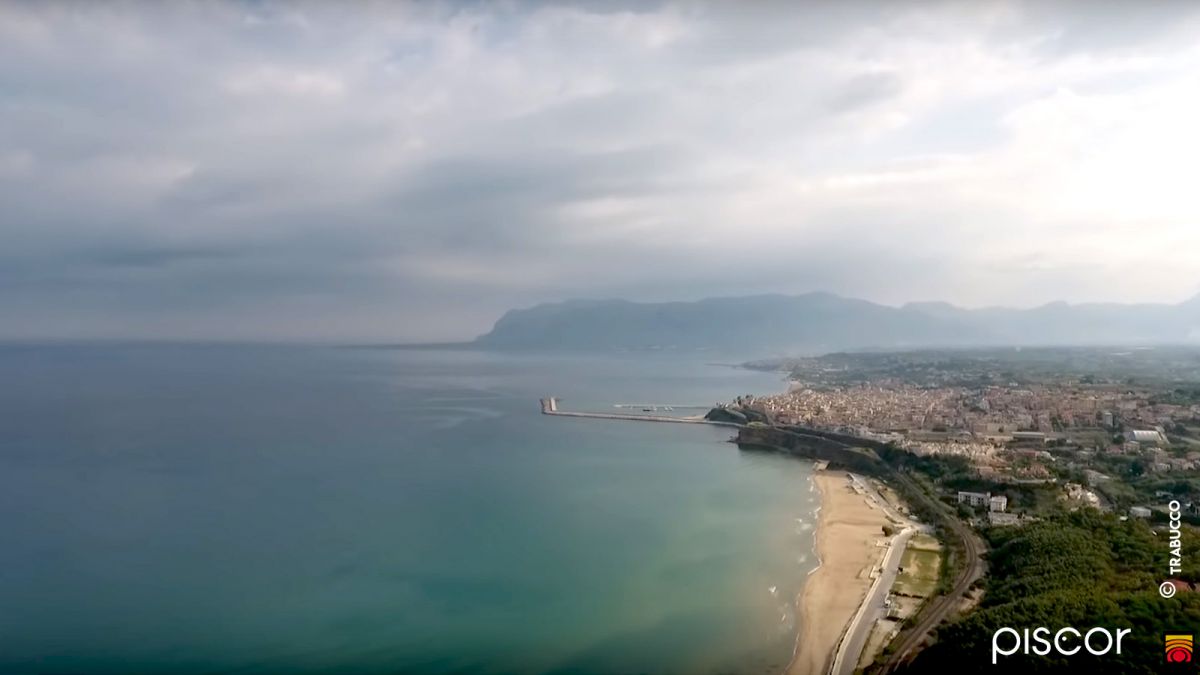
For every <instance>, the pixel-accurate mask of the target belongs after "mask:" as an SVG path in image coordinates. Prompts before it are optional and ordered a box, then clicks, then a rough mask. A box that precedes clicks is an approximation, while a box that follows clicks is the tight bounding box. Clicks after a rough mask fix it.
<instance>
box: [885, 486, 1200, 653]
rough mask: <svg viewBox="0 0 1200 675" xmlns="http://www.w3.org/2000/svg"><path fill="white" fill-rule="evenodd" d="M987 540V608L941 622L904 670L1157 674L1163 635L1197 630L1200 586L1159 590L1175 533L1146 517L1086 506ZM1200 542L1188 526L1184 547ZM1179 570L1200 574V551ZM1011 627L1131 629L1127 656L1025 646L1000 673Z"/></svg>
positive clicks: (1189, 576)
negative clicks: (1030, 652)
mask: <svg viewBox="0 0 1200 675" xmlns="http://www.w3.org/2000/svg"><path fill="white" fill-rule="evenodd" d="M987 538H988V540H989V543H990V544H991V549H992V551H991V553H990V564H991V566H990V570H989V575H988V577H987V580H986V582H985V588H986V593H985V595H984V598H983V601H982V604H981V606H980V607H979V608H978V609H977V610H976V611H974V612H972V613H970V614H968V615H967V616H965V617H964V618H962V619H960V620H958V621H956V622H954V623H952V624H949V625H947V626H945V627H943V628H942V629H941V630H939V632H938V635H937V637H938V641H937V643H935V644H934V645H933V646H931V647H930V648H928V649H926V650H924V651H923V652H921V653H920V654H919V655H918V656H917V658H916V659H915V660H914V661H913V662H912V663H911V664H909V665H908V667H907V670H905V671H904V672H910V673H926V672H958V673H971V672H986V673H994V672H1017V671H1021V672H1027V673H1054V672H1090V673H1112V674H1117V673H1122V674H1136V673H1157V672H1160V671H1161V668H1162V663H1163V642H1162V640H1163V635H1164V634H1166V633H1173V632H1182V633H1186V634H1190V633H1192V632H1193V631H1194V629H1195V626H1196V625H1200V594H1198V593H1193V592H1190V591H1181V592H1180V593H1178V594H1177V595H1176V596H1175V597H1174V598H1170V599H1164V598H1162V597H1160V596H1159V593H1158V591H1157V587H1158V583H1159V582H1160V581H1161V580H1162V579H1163V578H1164V577H1165V575H1166V571H1167V557H1168V547H1167V538H1166V534H1164V533H1157V534H1156V533H1155V532H1154V531H1153V530H1152V529H1151V527H1150V526H1149V525H1148V524H1147V523H1145V522H1143V521H1139V520H1136V519H1129V520H1125V521H1122V520H1120V519H1119V518H1118V517H1116V516H1115V515H1111V514H1100V513H1098V512H1097V511H1095V510H1092V509H1084V510H1081V511H1077V512H1073V513H1065V512H1064V513H1057V514H1054V515H1051V516H1048V517H1047V518H1046V519H1044V520H1043V521H1041V522H1038V523H1035V524H1032V525H1029V526H1026V527H1022V528H993V529H990V530H988V531H987ZM1197 545H1200V536H1197V534H1196V533H1195V532H1194V531H1192V530H1190V529H1187V530H1185V532H1184V546H1183V549H1184V550H1185V551H1195V550H1197ZM1176 578H1178V579H1182V580H1184V581H1197V580H1200V559H1197V557H1196V556H1191V557H1187V556H1185V557H1184V569H1183V572H1182V574H1179V575H1176ZM1005 626H1008V627H1013V628H1017V629H1024V628H1033V627H1037V626H1046V627H1048V628H1050V629H1051V630H1052V631H1057V630H1058V629H1059V628H1063V627H1067V626H1073V627H1076V628H1079V629H1081V630H1086V629H1088V628H1091V627H1094V626H1103V627H1107V628H1109V629H1113V630H1115V629H1116V628H1130V629H1132V633H1131V634H1130V635H1129V636H1128V637H1126V638H1125V640H1124V641H1123V649H1122V653H1121V654H1120V655H1117V654H1115V653H1114V654H1109V655H1107V656H1101V657H1096V656H1092V655H1090V654H1088V653H1087V652H1086V651H1081V652H1079V653H1078V654H1075V655H1073V656H1069V657H1067V656H1057V655H1053V654H1052V655H1050V656H1026V655H1023V654H1019V653H1018V654H1015V655H1013V656H1011V657H1007V658H1005V660H1004V662H1003V663H1002V664H1000V665H1001V666H1002V670H1000V671H998V670H997V667H996V666H993V665H992V661H991V639H992V634H993V633H994V632H995V631H996V630H998V629H999V628H1002V627H1005Z"/></svg>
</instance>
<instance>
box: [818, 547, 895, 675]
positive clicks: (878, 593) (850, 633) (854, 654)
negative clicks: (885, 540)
mask: <svg viewBox="0 0 1200 675" xmlns="http://www.w3.org/2000/svg"><path fill="white" fill-rule="evenodd" d="M916 532H917V528H916V527H913V526H911V525H909V526H906V527H905V528H904V529H903V530H901V531H900V533H899V534H897V535H896V536H895V537H893V538H892V542H891V545H890V546H888V550H887V553H885V554H884V557H883V562H882V564H881V567H880V573H879V576H878V577H876V578H875V583H873V584H871V588H870V590H868V591H867V596H866V597H865V598H863V603H862V605H861V606H860V607H859V609H858V614H856V615H855V616H854V619H853V620H852V621H851V622H850V625H849V626H848V627H847V628H846V634H845V636H844V637H843V638H842V642H841V643H840V644H839V645H838V650H837V652H836V653H835V654H834V657H833V664H832V665H831V666H830V668H829V672H830V675H854V670H855V668H857V667H858V659H859V656H860V655H861V654H862V650H863V647H865V646H866V644H867V640H868V639H869V638H870V637H871V631H872V630H873V629H874V628H875V623H876V622H877V621H879V620H880V619H881V618H883V616H884V613H885V612H886V611H887V608H886V607H884V604H883V603H884V601H885V600H886V599H887V597H888V594H889V593H891V591H892V584H894V583H895V582H896V574H897V573H898V572H899V570H900V561H901V560H902V559H903V558H904V549H905V548H906V547H907V546H908V540H909V539H911V538H912V536H913V535H914V534H916Z"/></svg>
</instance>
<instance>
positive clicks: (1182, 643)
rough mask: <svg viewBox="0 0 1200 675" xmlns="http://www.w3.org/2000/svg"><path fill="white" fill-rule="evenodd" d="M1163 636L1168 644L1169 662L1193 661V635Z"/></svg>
mask: <svg viewBox="0 0 1200 675" xmlns="http://www.w3.org/2000/svg"><path fill="white" fill-rule="evenodd" d="M1163 637H1164V638H1165V639H1166V644H1167V663H1191V661H1192V636H1191V635H1164V636H1163Z"/></svg>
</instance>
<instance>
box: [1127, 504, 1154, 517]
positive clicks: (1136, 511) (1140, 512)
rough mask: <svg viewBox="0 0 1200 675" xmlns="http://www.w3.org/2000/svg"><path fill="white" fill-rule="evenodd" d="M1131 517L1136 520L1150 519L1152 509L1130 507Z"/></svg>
mask: <svg viewBox="0 0 1200 675" xmlns="http://www.w3.org/2000/svg"><path fill="white" fill-rule="evenodd" d="M1129 515H1131V516H1133V517H1134V518H1149V517H1150V509H1148V508H1146V507H1144V506H1131V507H1129Z"/></svg>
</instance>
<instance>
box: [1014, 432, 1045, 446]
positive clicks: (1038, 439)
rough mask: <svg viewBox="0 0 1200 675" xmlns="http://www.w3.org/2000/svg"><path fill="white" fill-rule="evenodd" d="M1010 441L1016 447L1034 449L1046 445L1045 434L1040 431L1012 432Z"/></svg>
mask: <svg viewBox="0 0 1200 675" xmlns="http://www.w3.org/2000/svg"><path fill="white" fill-rule="evenodd" d="M1012 439H1013V443H1016V444H1018V445H1025V446H1035V447H1036V446H1039V445H1045V444H1046V434H1045V433H1043V432H1041V431H1014V432H1013V433H1012Z"/></svg>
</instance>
